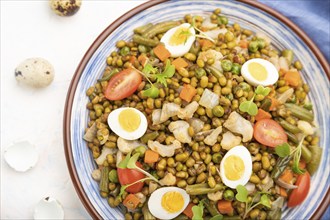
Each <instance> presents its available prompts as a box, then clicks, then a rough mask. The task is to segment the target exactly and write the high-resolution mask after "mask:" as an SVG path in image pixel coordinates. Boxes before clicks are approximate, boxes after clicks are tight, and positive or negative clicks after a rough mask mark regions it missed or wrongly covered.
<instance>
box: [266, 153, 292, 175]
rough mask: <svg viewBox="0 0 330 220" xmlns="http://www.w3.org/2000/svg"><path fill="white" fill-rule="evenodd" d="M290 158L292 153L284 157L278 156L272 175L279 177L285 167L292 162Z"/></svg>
mask: <svg viewBox="0 0 330 220" xmlns="http://www.w3.org/2000/svg"><path fill="white" fill-rule="evenodd" d="M290 160H291V155H290V156H286V157H283V158H282V157H280V158H278V159H277V162H276V164H275V166H274V169H273V171H272V174H271V177H272V178H274V179H278V178H279V177H280V176H281V174H282V173H283V171H284V170H285V168H286V167H287V166H288V164H289V163H290Z"/></svg>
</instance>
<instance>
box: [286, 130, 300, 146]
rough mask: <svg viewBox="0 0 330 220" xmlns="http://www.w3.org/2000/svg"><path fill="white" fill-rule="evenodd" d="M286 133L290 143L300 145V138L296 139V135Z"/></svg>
mask: <svg viewBox="0 0 330 220" xmlns="http://www.w3.org/2000/svg"><path fill="white" fill-rule="evenodd" d="M285 133H286V135H287V136H288V139H289V140H290V141H292V142H293V143H295V144H298V143H299V140H298V138H297V137H296V135H295V134H292V133H291V132H289V131H285Z"/></svg>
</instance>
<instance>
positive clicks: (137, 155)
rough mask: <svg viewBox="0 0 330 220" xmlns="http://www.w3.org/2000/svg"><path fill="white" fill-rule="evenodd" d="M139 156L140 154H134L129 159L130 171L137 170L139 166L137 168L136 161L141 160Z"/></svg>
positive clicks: (128, 166)
mask: <svg viewBox="0 0 330 220" xmlns="http://www.w3.org/2000/svg"><path fill="white" fill-rule="evenodd" d="M139 156H140V154H139V153H136V154H134V155H133V156H132V157H131V158H130V159H129V161H128V163H127V168H129V169H135V168H137V166H136V164H135V163H136V161H137V160H138V159H139Z"/></svg>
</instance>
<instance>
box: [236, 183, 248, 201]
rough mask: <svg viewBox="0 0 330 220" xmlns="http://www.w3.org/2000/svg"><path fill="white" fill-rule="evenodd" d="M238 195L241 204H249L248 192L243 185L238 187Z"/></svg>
mask: <svg viewBox="0 0 330 220" xmlns="http://www.w3.org/2000/svg"><path fill="white" fill-rule="evenodd" d="M236 190H237V194H236V196H235V198H236V199H237V200H238V201H240V202H247V196H248V191H247V189H246V188H245V186H243V185H238V186H237V187H236Z"/></svg>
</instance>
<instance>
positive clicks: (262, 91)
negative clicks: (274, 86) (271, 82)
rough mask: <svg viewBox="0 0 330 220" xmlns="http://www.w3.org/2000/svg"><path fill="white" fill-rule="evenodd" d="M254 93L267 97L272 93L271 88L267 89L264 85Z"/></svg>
mask: <svg viewBox="0 0 330 220" xmlns="http://www.w3.org/2000/svg"><path fill="white" fill-rule="evenodd" d="M254 93H255V94H257V95H263V96H267V95H268V94H269V93H270V88H269V87H266V88H265V87H263V86H262V85H259V86H258V87H257V88H256V90H255V91H254Z"/></svg>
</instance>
